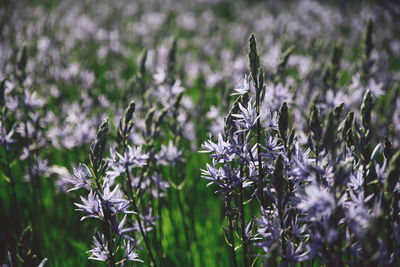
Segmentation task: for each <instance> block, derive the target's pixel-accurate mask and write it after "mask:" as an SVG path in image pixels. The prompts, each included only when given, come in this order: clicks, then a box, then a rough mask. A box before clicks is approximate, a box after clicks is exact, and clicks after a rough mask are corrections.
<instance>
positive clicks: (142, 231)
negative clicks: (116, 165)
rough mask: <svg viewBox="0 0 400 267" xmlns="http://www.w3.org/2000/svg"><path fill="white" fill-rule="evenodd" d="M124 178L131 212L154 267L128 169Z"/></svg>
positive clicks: (154, 262) (155, 264)
mask: <svg viewBox="0 0 400 267" xmlns="http://www.w3.org/2000/svg"><path fill="white" fill-rule="evenodd" d="M126 176H127V177H128V184H129V190H130V198H131V201H132V205H133V211H134V212H135V213H136V219H137V220H138V224H139V230H140V233H141V235H142V236H143V239H144V243H145V245H146V249H147V251H148V253H149V257H150V259H151V262H152V263H153V264H154V266H157V263H156V261H155V259H154V256H153V253H152V252H151V248H150V242H149V239H148V237H147V235H146V233H145V231H144V229H143V226H142V221H141V219H140V215H139V209H138V207H137V205H136V200H135V197H134V196H133V190H132V179H131V175H130V173H129V171H128V169H127V170H126Z"/></svg>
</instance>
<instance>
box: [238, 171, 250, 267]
mask: <svg viewBox="0 0 400 267" xmlns="http://www.w3.org/2000/svg"><path fill="white" fill-rule="evenodd" d="M242 169H243V165H240V173H242V172H243V170H242ZM239 193H240V220H241V226H242V239H243V262H244V266H245V267H247V266H248V258H247V254H248V252H247V234H246V221H245V216H244V215H245V214H244V204H243V183H240V188H239Z"/></svg>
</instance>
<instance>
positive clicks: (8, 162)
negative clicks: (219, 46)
mask: <svg viewBox="0 0 400 267" xmlns="http://www.w3.org/2000/svg"><path fill="white" fill-rule="evenodd" d="M5 157H6V173H7V176H8V178H10V183H11V188H12V195H13V200H14V201H13V202H14V208H15V212H16V214H17V219H16V220H17V223H16V225H17V227H18V228H17V231H20V230H21V229H20V227H21V226H20V224H19V223H20V219H19V217H20V214H19V208H18V200H17V193H16V190H15V180H14V176H13V175H12V171H11V167H10V165H11V164H10V159H9V157H8V151H7V149H5Z"/></svg>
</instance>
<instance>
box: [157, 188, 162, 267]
mask: <svg viewBox="0 0 400 267" xmlns="http://www.w3.org/2000/svg"><path fill="white" fill-rule="evenodd" d="M160 191H161V189H160V187H159V188H157V211H158V216H159V219H158V221H159V225H158V235H159V240H158V242H159V243H158V247H159V248H158V250H159V251H158V255H159V256H158V258H159V261H160V265H161V260H162V257H163V252H162V250H163V248H162V237H163V235H162V234H163V231H162V224H163V221H162V212H161V210H162V209H161V205H162V202H161V197H160Z"/></svg>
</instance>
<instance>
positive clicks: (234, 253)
mask: <svg viewBox="0 0 400 267" xmlns="http://www.w3.org/2000/svg"><path fill="white" fill-rule="evenodd" d="M225 205H226V208H227V212H228V221H229V234H230V239H231V240H230V242H231V246H230V247H231V255H232V260H233V266H234V267H238V263H237V259H236V251H235V239H234V236H233V225H232V217H231V204H230V199H229V195H228V193H227V194H226V195H225Z"/></svg>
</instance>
